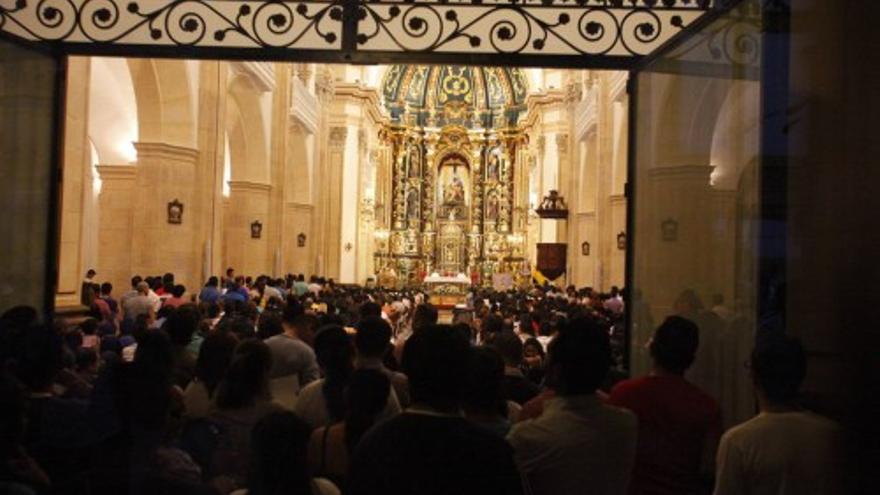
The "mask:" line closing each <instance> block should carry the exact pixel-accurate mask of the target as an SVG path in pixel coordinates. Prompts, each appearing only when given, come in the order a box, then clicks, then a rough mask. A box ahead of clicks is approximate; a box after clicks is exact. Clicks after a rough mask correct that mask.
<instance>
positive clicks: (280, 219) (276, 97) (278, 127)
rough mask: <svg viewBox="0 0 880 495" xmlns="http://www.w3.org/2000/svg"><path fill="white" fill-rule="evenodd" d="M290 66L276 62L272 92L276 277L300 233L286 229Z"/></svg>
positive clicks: (271, 213)
mask: <svg viewBox="0 0 880 495" xmlns="http://www.w3.org/2000/svg"><path fill="white" fill-rule="evenodd" d="M290 77H291V75H290V65H289V64H275V91H274V92H273V93H272V115H271V120H270V122H271V131H270V136H269V140H270V141H269V142H270V144H269V174H270V183H271V184H272V189H271V191H270V202H269V209H268V211H267V215H268V218H267V224H268V225H266V227H267V232H266V234H268V235H267V242H268V243H269V254H268V255H269V260H270V268H271V270H270V271H268V272H266V273H271V274H273V275H274V276H276V277H280V276H284V275H285V274H286V271H285V270H284V267H285V265H286V262H285V256H284V255H285V252H284V249H283V247H284V245H285V241H286V237H290V236H293V237H295V236H296V233H295V232H288V231H286V230H285V229H284V225H285V215H286V214H287V211H286V209H285V203H286V201H285V191H286V189H287V188H288V187H291V186H292V184H290V183H288V182H287V181H285V180H284V178H285V176H286V168H287V167H288V166H290V163H289V160H288V159H287V152H288V139H289V137H290V136H289V133H288V128H287V126H288V122H289V120H290V117H289V111H288V109H289V108H290Z"/></svg>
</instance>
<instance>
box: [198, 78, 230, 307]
mask: <svg viewBox="0 0 880 495" xmlns="http://www.w3.org/2000/svg"><path fill="white" fill-rule="evenodd" d="M228 68H229V64H227V63H223V62H210V61H201V62H199V74H200V75H199V81H200V83H199V93H198V94H199V110H198V111H199V119H198V136H197V139H198V148H199V160H198V165H197V167H196V184H198V186H197V187H196V198H197V200H196V201H197V203H198V204H199V205H200V206H199V207H198V213H199V215H198V217H195V216H191V217H190V218H192V219H194V220H197V224H196V229H197V230H196V243H197V249H198V252H199V256H200V259H201V262H200V264H199V267H200V270H199V275H200V276H199V277H198V282H202V281H204V280H205V279H207V277H209V276H211V275H218V276H219V275H222V274H223V273H224V270H225V269H226V267H225V266H223V235H224V233H223V225H224V220H223V200H224V197H223V165H224V161H225V153H226V146H225V144H226V143H225V127H224V116H225V115H226V98H227V95H228V93H227V91H226V80H227V72H228ZM197 287H198V286H197V285H195V286H193V287H188V288H189V289H190V290H195V289H196V288H197Z"/></svg>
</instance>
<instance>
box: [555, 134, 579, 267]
mask: <svg viewBox="0 0 880 495" xmlns="http://www.w3.org/2000/svg"><path fill="white" fill-rule="evenodd" d="M553 141H554V144H555V145H556V159H557V163H558V165H557V166H558V171H557V174H558V175H557V182H556V187H555V189H556V190H557V191H559V194H561V195H562V196H563V197H564V198H565V200H566V202H567V201H568V200H569V199H571V195H572V193H573V192H574V191H573V188H572V187H571V155H570V153H569V150H570V146H569V135H568V133H558V134H556V135H555V136H554V140H553ZM556 224H557V225H556V242H568V222H567V221H559V220H557V221H556ZM572 254H573V253H572V252H571V246H569V253H568V255H569V256H568V259H569V260H571V255H572Z"/></svg>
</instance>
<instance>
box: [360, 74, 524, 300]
mask: <svg viewBox="0 0 880 495" xmlns="http://www.w3.org/2000/svg"><path fill="white" fill-rule="evenodd" d="M382 93H383V95H382V96H383V98H384V101H385V105H386V109H387V110H388V112H389V114H390V116H391V123H390V124H389V125H387V126H386V127H385V128H384V129H383V131H382V133H381V136H380V137H381V139H382V140H383V141H384V142H385V144H386V145H387V146H388V149H389V150H390V166H391V174H390V176H391V182H392V187H391V188H390V191H389V195H388V198H387V202H388V207H387V208H384V211H385V213H384V214H383V215H382V216H383V217H384V218H379V219H377V220H378V222H380V223H381V222H385V225H378V227H379V229H380V230H379V232H380V234H379V235H377V237H376V239H377V242H376V252H375V261H376V267H377V272H378V274H379V282H380V284H382V285H397V286H404V285H410V286H411V285H416V284H418V283H420V282H421V281H422V280H423V279H424V278H425V277H426V276H430V275H434V276H441V277H459V278H464V277H467V279H468V280H469V281H472V282H474V283H482V284H488V283H491V282H492V279H493V275H494V274H501V273H507V274H511V276H512V277H513V276H518V274H521V273H523V265H524V264H525V246H524V245H523V243H524V239H525V237H526V236H525V234H526V228H527V226H526V222H527V213H528V173H527V170H526V169H525V167H526V165H525V164H527V163H528V162H529V160H528V157H527V156H526V153H527V151H526V146H524V145H525V144H527V136H526V134H525V133H524V132H523V130H522V129H521V127H520V126H519V116H520V114H521V113H522V112H524V110H525V96H526V94H527V83H526V78H525V76H524V74H523V73H522V71H520V70H518V69H508V68H491V67H465V66H413V65H397V66H392V67H391V68H389V70H388V72H387V73H386V76H385V79H384V81H383V84H382Z"/></svg>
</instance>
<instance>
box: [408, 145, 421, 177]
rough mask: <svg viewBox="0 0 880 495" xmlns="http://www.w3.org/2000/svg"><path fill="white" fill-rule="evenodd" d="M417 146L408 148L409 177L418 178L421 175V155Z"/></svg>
mask: <svg viewBox="0 0 880 495" xmlns="http://www.w3.org/2000/svg"><path fill="white" fill-rule="evenodd" d="M419 151H420V150H419V147H418V146H411V147H410V148H409V176H410V178H418V177H420V176H421V175H422V154H421V153H420V152H419Z"/></svg>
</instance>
